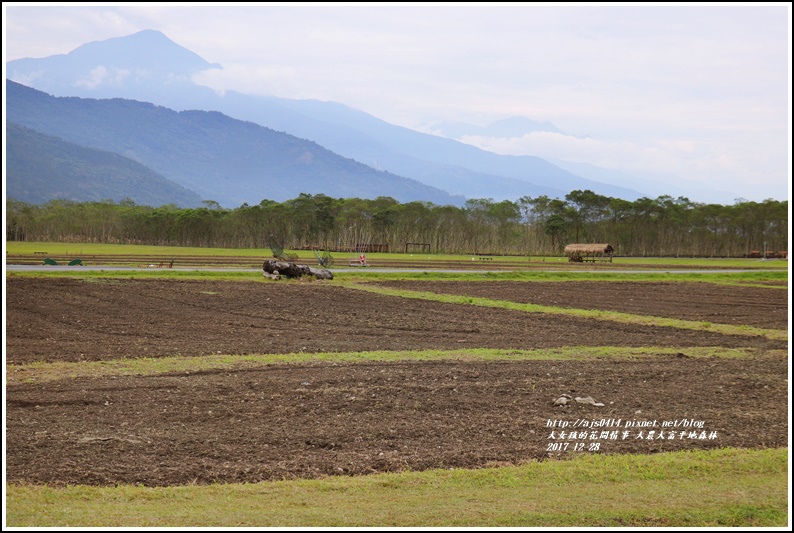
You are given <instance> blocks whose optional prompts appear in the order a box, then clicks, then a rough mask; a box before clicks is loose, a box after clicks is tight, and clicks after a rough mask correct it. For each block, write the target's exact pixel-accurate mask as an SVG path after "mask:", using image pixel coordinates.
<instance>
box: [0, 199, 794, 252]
mask: <svg viewBox="0 0 794 533" xmlns="http://www.w3.org/2000/svg"><path fill="white" fill-rule="evenodd" d="M271 236H272V238H273V239H274V240H275V242H278V243H279V244H280V245H281V246H283V247H284V248H285V249H306V248H313V247H316V248H319V249H322V250H332V251H333V250H348V249H350V250H352V249H354V247H355V246H361V245H382V246H385V247H388V250H389V251H393V252H400V251H405V250H406V243H420V244H423V245H425V246H422V247H421V248H420V249H421V250H422V251H426V250H427V249H428V246H427V245H429V249H430V251H431V252H432V253H444V254H493V255H529V256H532V255H561V254H562V252H563V248H564V247H565V246H566V245H567V244H571V243H607V244H611V245H612V247H613V248H614V249H615V253H616V255H626V256H640V257H650V256H665V257H679V256H681V257H744V256H747V255H748V254H749V253H750V252H752V251H753V250H760V251H763V250H770V251H779V250H780V251H782V250H787V249H788V201H777V200H771V199H768V200H765V201H763V202H760V203H759V202H751V201H746V200H737V201H736V202H735V203H734V204H733V205H720V204H703V203H696V202H692V201H690V200H689V199H687V198H685V197H679V198H672V197H670V196H660V197H658V198H656V199H650V198H640V199H638V200H634V201H628V200H623V199H620V198H611V197H607V196H602V195H599V194H596V193H594V192H592V191H590V190H577V191H572V192H571V193H569V194H568V195H566V196H565V198H564V199H559V198H549V197H547V196H539V197H537V198H532V197H529V196H525V197H522V198H520V199H519V200H518V201H510V200H503V201H494V200H493V199H490V198H483V199H470V200H468V201H466V203H465V205H464V206H462V207H456V206H451V205H435V204H433V203H431V202H418V201H417V202H408V203H399V202H398V201H396V200H394V199H393V198H390V197H378V198H376V199H374V200H372V199H360V198H347V199H342V198H332V197H329V196H326V195H324V194H315V195H311V194H300V195H299V196H298V197H297V198H293V199H291V200H287V201H284V202H275V201H272V200H267V199H265V200H262V202H260V203H259V204H258V205H248V204H243V205H242V206H240V207H238V208H235V209H226V208H222V207H221V206H220V205H219V204H218V203H217V202H215V201H212V200H206V201H204V202H203V206H202V207H200V208H180V207H177V206H175V205H165V206H161V207H150V206H144V205H136V204H135V202H133V201H131V200H123V201H120V202H114V201H112V200H105V201H100V202H72V201H67V200H53V201H50V202H48V203H46V204H42V205H32V204H26V203H24V202H20V201H17V200H13V199H8V200H7V201H6V240H7V241H31V242H33V241H47V242H91V243H112V244H148V245H168V246H198V247H218V248H268V247H269V239H270V238H271ZM410 246H415V245H413V244H412V245H410ZM409 249H412V248H410V247H409Z"/></svg>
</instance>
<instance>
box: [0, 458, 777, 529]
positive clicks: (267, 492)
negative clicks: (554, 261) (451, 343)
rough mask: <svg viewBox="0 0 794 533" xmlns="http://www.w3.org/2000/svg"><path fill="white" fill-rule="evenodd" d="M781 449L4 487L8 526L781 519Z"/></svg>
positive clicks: (757, 522) (691, 523)
mask: <svg viewBox="0 0 794 533" xmlns="http://www.w3.org/2000/svg"><path fill="white" fill-rule="evenodd" d="M787 469H788V451H787V449H767V450H736V449H720V450H713V451H686V452H673V453H663V454H656V455H613V456H608V455H586V454H582V455H580V456H577V457H574V458H572V459H571V460H564V461H545V462H540V463H538V462H532V463H528V464H524V465H521V466H514V467H501V468H485V469H481V470H431V471H425V472H403V473H396V474H379V475H372V476H361V477H333V478H326V479H320V480H292V481H277V482H263V483H256V484H242V485H209V486H179V487H161V488H154V487H143V486H117V487H88V486H67V487H48V486H29V485H7V486H6V490H7V497H6V498H7V499H6V511H7V515H6V520H7V522H6V525H7V526H13V527H196V526H203V527H252V526H256V527H268V526H269V527H388V526H392V527H444V526H446V527H456V526H457V527H472V526H477V527H494V526H498V527H528V526H536V527H558V526H578V527H585V526H671V527H684V526H686V527H704V526H722V527H727V526H745V527H746V526H755V527H758V526H777V527H785V526H786V524H787V521H788V508H787V493H788V490H787Z"/></svg>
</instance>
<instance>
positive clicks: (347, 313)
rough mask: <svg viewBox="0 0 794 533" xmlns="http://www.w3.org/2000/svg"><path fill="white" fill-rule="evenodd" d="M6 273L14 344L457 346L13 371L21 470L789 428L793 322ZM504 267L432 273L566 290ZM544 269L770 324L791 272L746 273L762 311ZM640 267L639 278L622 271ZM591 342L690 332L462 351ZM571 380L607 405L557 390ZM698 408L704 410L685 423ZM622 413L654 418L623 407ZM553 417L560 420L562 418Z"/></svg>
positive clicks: (321, 466)
mask: <svg viewBox="0 0 794 533" xmlns="http://www.w3.org/2000/svg"><path fill="white" fill-rule="evenodd" d="M6 283H7V285H6V290H7V293H6V311H7V316H6V357H7V362H8V363H16V364H23V363H29V362H33V361H84V360H107V359H116V358H120V357H141V356H152V357H165V356H169V355H176V354H182V355H203V354H210V353H218V352H220V353H227V354H248V353H265V354H266V353H291V352H300V351H304V352H336V351H369V350H420V349H446V350H460V356H461V357H460V360H457V361H446V362H411V363H359V364H333V363H322V364H319V363H318V364H290V365H272V366H263V367H260V368H253V369H245V370H243V369H240V370H236V371H228V370H224V371H212V372H197V373H194V372H190V373H184V374H168V375H157V376H110V377H102V378H79V379H62V380H58V381H54V382H47V383H41V384H39V383H35V382H33V383H22V384H11V385H8V386H7V388H6V408H7V413H6V427H7V456H6V461H7V474H6V475H7V480H8V481H9V482H21V481H27V482H34V483H51V484H67V483H72V484H74V483H86V484H103V485H105V484H107V485H112V484H116V483H143V484H146V485H173V484H184V483H192V482H197V483H209V482H232V481H235V482H236V481H250V482H254V481H259V480H265V479H280V478H292V477H319V476H324V475H357V474H367V473H373V472H383V471H395V470H402V469H414V470H418V469H425V468H452V467H481V466H486V465H500V464H516V463H521V462H525V461H531V460H538V459H547V458H549V457H553V458H566V457H571V456H573V455H575V454H576V453H579V452H576V451H574V449H576V448H578V447H580V446H581V447H584V450H583V452H584V453H628V452H632V453H634V452H636V453H654V452H659V451H667V450H676V449H694V448H714V447H723V446H740V447H764V446H767V447H773V446H775V447H776V446H785V445H786V444H787V434H788V422H787V421H788V413H787V403H788V402H787V381H786V378H787V373H788V371H787V365H788V360H787V358H786V357H784V356H782V355H780V352H772V350H786V349H787V342H784V341H772V340H768V339H765V338H763V337H746V336H740V335H721V334H717V333H712V332H696V331H687V330H679V329H675V328H664V327H649V326H635V325H627V324H620V323H616V322H609V321H598V320H585V319H577V318H571V317H564V316H560V315H543V314H537V313H531V314H529V313H524V312H519V311H509V310H504V309H489V308H480V307H475V306H464V305H454V304H444V303H438V302H431V301H420V300H409V299H402V298H397V297H389V296H381V295H376V294H371V293H366V292H361V291H355V290H352V289H346V288H342V287H338V286H335V285H334V284H333V283H325V282H317V281H307V282H296V281H284V280H282V281H278V282H274V281H259V280H257V281H255V282H250V283H247V282H221V281H162V280H156V281H154V280H145V281H143V280H136V281H117V280H113V281H111V280H102V281H96V280H95V281H91V282H88V281H80V280H76V279H36V278H28V277H14V276H9V277H7V279H6ZM502 283H504V282H502ZM502 283H498V284H497V283H487V284H480V283H478V284H476V285H475V284H467V285H465V286H462V285H458V286H453V285H449V284H446V283H442V282H435V283H433V284H432V285H427V284H423V285H421V290H436V291H450V290H452V291H453V292H459V293H461V294H472V295H477V296H483V297H489V298H494V299H507V298H508V296H506V294H507V293H505V292H502V291H505V290H508V291H510V293H511V294H512V296H511V297H510V299H516V301H531V302H533V303H542V304H547V305H559V304H553V303H551V300H548V299H547V300H545V301H540V297H539V296H537V295H532V296H530V294H529V293H523V292H520V291H521V290H524V289H525V290H527V291H529V290H530V288H529V287H523V285H526V286H530V285H534V284H531V283H527V284H511V285H509V286H508V285H502ZM543 285H544V287H545V289H546V290H547V291H548V294H551V295H557V294H560V293H562V292H563V291H572V290H576V289H577V287H578V288H579V291H578V292H577V293H576V294H574V293H571V292H566V294H567V295H568V299H570V300H571V302H578V303H579V304H578V305H576V306H577V307H578V306H580V305H586V304H584V303H582V302H584V301H586V299H587V298H590V297H592V295H594V294H609V295H615V294H620V298H612V299H611V301H612V302H613V303H612V305H618V304H616V303H614V302H615V301H620V300H623V301H633V302H643V301H646V300H647V299H648V296H647V295H648V294H650V292H649V291H658V292H657V294H658V295H663V298H662V297H657V298H656V300H657V303H658V304H659V305H658V306H654V307H649V306H648V305H649V304H648V305H646V304H642V303H636V304H631V305H632V306H634V305H636V306H637V307H631V306H625V307H623V306H620V305H618V307H617V309H616V310H620V311H624V312H635V313H643V314H654V315H659V316H672V317H676V318H684V319H688V320H702V319H701V318H695V317H699V316H707V315H708V313H709V309H712V311H711V313H717V314H718V316H720V317H721V318H725V317H728V318H726V320H728V321H729V323H740V324H749V325H756V326H761V325H762V324H763V326H762V327H778V326H775V325H774V324H778V325H779V324H780V323H781V322H780V320H779V319H778V318H775V319H774V320H770V321H769V322H756V321H755V317H756V315H757V314H763V313H765V312H767V311H768V312H770V313H771V314H775V313H778V312H779V309H780V305H781V304H780V301H779V293H781V292H784V291H780V290H777V289H761V288H759V289H751V288H750V289H748V288H742V289H741V298H742V300H741V301H747V302H753V304H752V305H753V309H754V312H753V313H747V312H745V313H744V314H742V313H741V311H735V312H734V313H733V314H730V309H731V307H739V306H738V305H736V303H735V301H736V297H737V296H736V295H737V293H736V292H735V289H730V290H729V291H726V290H725V289H724V288H723V287H718V286H712V285H707V284H686V285H678V284H658V286H654V285H652V284H629V285H630V286H626V285H624V284H617V283H612V282H602V283H599V284H598V285H597V287H593V286H592V285H593V284H587V283H580V282H577V283H564V284H543ZM520 286H521V289H519V287H520ZM631 287H633V288H635V289H636V291H635V293H633V296H632V294H631V293H629V292H626V291H628V290H629V288H631ZM405 288H408V286H407V285H406V286H405ZM417 288H420V287H419V286H417ZM535 288H537V287H535ZM596 289H598V290H596ZM471 291H478V292H477V293H475V292H471ZM480 291H484V292H480ZM676 294H678V295H679V296H677V297H676V296H675V295H676ZM694 294H698V295H699V297H697V298H692V295H694ZM630 298H631V299H630ZM704 301H709V302H712V303H711V304H710V305H709V306H704ZM725 301H727V303H723V302H725ZM731 302H734V303H733V304H732V303H731ZM570 305H572V306H573V305H574V304H573V303H571V304H570ZM587 305H591V306H592V308H603V307H601V306H600V305H596V303H595V301H594V303H591V304H587ZM643 305H645V307H643ZM642 309H646V311H643V310H642ZM651 311H654V312H651ZM786 311H787V309H786ZM711 321H713V322H717V321H718V320H716V319H713V318H712V319H711ZM780 327H784V326H780ZM581 345H587V346H627V347H631V346H636V347H643V346H665V347H674V348H677V349H678V350H679V351H680V353H679V354H678V355H676V356H663V355H659V356H646V357H642V358H635V359H621V360H612V359H609V360H608V359H603V360H598V361H587V362H582V361H577V362H571V361H566V362H562V361H522V362H519V361H510V362H508V361H505V362H478V361H471V360H466V349H468V348H508V349H509V348H513V349H531V348H546V347H561V346H581ZM696 346H714V347H724V348H732V347H748V348H754V349H755V354H756V355H755V356H754V357H753V358H751V359H723V358H719V359H717V358H713V359H712V358H692V357H687V356H686V352H687V348H689V347H696ZM562 394H568V395H570V396H571V397H574V398H575V397H587V396H590V397H592V398H593V399H594V400H595V401H596V402H600V403H603V404H604V405H603V406H595V405H591V404H587V403H577V402H575V401H573V402H571V403H569V404H568V405H566V406H555V405H553V402H554V400H555V399H556V398H559V397H560V395H562ZM593 419H595V420H599V421H600V420H602V419H604V420H607V421H612V423H613V424H615V425H614V426H607V427H599V428H597V429H596V430H595V431H596V433H597V434H595V435H591V433H590V432H591V431H593V430H592V429H591V428H589V427H586V426H585V425H584V424H583V423H581V421H588V422H589V421H590V420H593ZM618 420H620V422H619V424H618V422H617V421H618ZM692 420H695V421H698V422H702V424H698V425H702V427H698V428H693V427H692V426H691V425H690V421H692ZM555 421H556V422H557V424H556V425H557V427H550V426H551V425H554V422H555ZM577 421H580V423H579V426H578V427H577V428H576V429H577V431H576V436H575V438H570V437H569V433H570V430H571V427H570V426H573V425H574V424H576V423H577ZM627 421H628V422H632V421H638V422H647V423H649V424H652V423H653V422H654V421H655V422H656V426H652V427H642V428H640V427H626V422H627ZM666 422H670V423H673V424H677V425H675V426H674V427H673V428H672V429H673V430H674V431H673V432H672V437H673V438H670V434H671V429H670V428H666V427H662V424H663V423H666ZM561 423H567V424H569V427H567V428H562V430H563V431H565V432H566V436H565V438H564V439H560V438H559V437H560V436H561V435H560V429H561V428H560V427H559V425H560V424H561ZM618 426H619V427H618ZM651 430H652V431H654V434H653V438H652V439H648V438H647V437H648V432H649V431H651ZM639 431H643V434H642V436H640V435H639ZM660 431H663V432H664V438H663V439H660V438H658V437H659V432H660ZM682 431H684V433H681V432H682ZM552 432H554V437H555V438H550V437H551V436H552ZM602 432H606V433H604V434H602ZM613 432H617V433H613ZM624 432H627V433H624ZM585 433H587V434H586V435H585ZM593 437H594V438H593ZM596 448H597V449H596Z"/></svg>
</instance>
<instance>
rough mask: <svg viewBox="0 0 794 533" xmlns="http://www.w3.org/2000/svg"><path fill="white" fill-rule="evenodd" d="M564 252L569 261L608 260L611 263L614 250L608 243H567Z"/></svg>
mask: <svg viewBox="0 0 794 533" xmlns="http://www.w3.org/2000/svg"><path fill="white" fill-rule="evenodd" d="M565 253H566V255H567V256H568V261H569V262H576V263H582V262H591V263H595V262H596V261H609V262H610V263H611V262H612V254H614V253H615V250H614V248H612V246H610V245H609V244H569V245H568V246H566V247H565Z"/></svg>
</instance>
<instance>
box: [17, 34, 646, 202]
mask: <svg viewBox="0 0 794 533" xmlns="http://www.w3.org/2000/svg"><path fill="white" fill-rule="evenodd" d="M6 67H7V68H6V72H7V76H8V78H9V80H15V81H16V82H19V83H18V84H14V82H13V81H7V83H6V85H7V93H8V99H7V120H10V121H15V122H18V123H19V124H21V125H23V126H26V127H28V128H31V129H33V130H36V131H38V132H40V133H43V134H46V135H55V136H59V137H61V138H62V139H63V140H64V141H66V142H70V143H74V144H77V145H82V146H86V147H91V148H94V149H101V150H107V151H112V152H116V153H118V154H120V155H122V156H124V157H128V158H130V159H133V160H135V161H137V162H139V163H141V164H143V165H146V166H148V167H150V168H151V169H152V170H153V171H154V172H156V173H159V174H162V176H164V177H165V178H167V179H169V180H171V181H173V182H174V183H175V184H177V185H179V186H182V187H186V188H188V189H191V190H192V191H194V192H196V193H197V194H198V195H200V196H201V197H202V198H205V199H213V200H216V201H218V202H219V203H221V204H222V205H224V206H227V207H236V206H237V205H239V204H240V203H242V202H247V203H252V202H253V203H258V202H259V201H261V200H262V199H264V198H269V199H273V200H280V199H286V198H287V197H288V198H292V197H295V196H297V194H299V193H300V192H306V193H312V194H316V193H324V194H328V195H330V196H337V197H340V196H347V197H352V196H358V197H365V198H370V197H377V196H392V197H393V198H395V199H397V200H398V201H401V202H402V201H413V200H420V201H429V202H433V203H436V204H453V205H462V203H463V202H464V201H465V199H470V198H492V199H494V200H496V201H500V200H504V199H509V200H517V199H518V198H521V197H523V196H532V197H537V196H540V195H547V196H549V197H552V198H562V197H564V196H565V195H566V194H568V193H569V192H570V191H572V190H584V189H589V190H591V191H593V192H596V193H597V194H602V195H605V196H612V197H618V198H624V199H627V200H634V199H636V198H639V197H641V196H643V194H642V193H640V192H639V191H636V190H633V189H632V188H629V187H624V186H618V185H612V184H609V183H606V182H604V181H596V180H591V179H586V178H583V177H581V176H580V175H577V174H576V173H574V172H571V171H570V170H566V169H564V168H561V166H558V165H555V164H553V163H551V162H549V161H546V160H544V159H541V158H538V157H532V156H504V155H497V154H494V153H491V152H487V151H484V150H481V149H479V148H476V147H474V146H470V145H468V144H464V143H461V142H458V141H455V140H453V139H449V138H443V137H439V136H436V135H430V134H427V133H421V132H418V131H414V130H410V129H408V128H403V127H400V126H395V125H392V124H389V123H387V122H385V121H383V120H380V119H378V118H376V117H374V116H372V115H369V114H367V113H364V112H362V111H358V110H355V109H352V108H350V107H348V106H345V105H342V104H338V103H334V102H320V101H316V100H293V99H285V98H277V97H266V96H254V95H245V94H241V93H238V92H234V91H226V92H225V93H224V94H217V93H216V92H215V91H212V90H211V89H209V88H207V87H204V86H201V85H198V84H196V83H194V82H193V81H192V76H194V75H195V74H197V73H199V72H201V71H204V70H207V69H217V68H222V67H221V66H220V65H217V64H212V63H209V62H207V61H205V60H204V59H202V58H201V57H199V56H198V55H196V54H194V53H193V52H191V51H189V50H186V49H185V48H183V47H181V46H179V45H177V44H176V43H174V42H173V41H171V40H170V39H168V37H166V36H165V35H164V34H162V33H161V32H158V31H154V30H144V31H141V32H138V33H135V34H133V35H129V36H125V37H118V38H114V39H108V40H106V41H98V42H93V43H88V44H85V45H83V46H81V47H79V48H77V49H75V50H74V51H72V52H70V53H68V54H64V55H57V56H51V57H48V58H43V59H31V58H25V59H19V60H15V61H10V62H8V63H7V65H6ZM24 86H27V88H28V90H30V89H36V90H37V91H41V93H39V94H38V95H35V94H34V93H28V92H25V91H24V89H23V87H24ZM23 96H24V98H21V99H17V97H23ZM66 97H78V98H76V99H71V98H66ZM26 99H29V100H30V102H33V101H37V102H38V104H35V105H27V107H24V110H23V109H21V108H17V106H22V105H23V102H24V101H25V100H26ZM30 102H29V104H30ZM38 105H44V106H45V109H47V111H46V112H45V111H43V110H39V109H37V106H38ZM122 119H123V122H122ZM528 128H529V129H530V131H534V130H538V129H543V130H544V131H554V130H555V129H556V128H554V126H553V125H551V124H548V123H538V122H535V121H531V120H529V119H523V118H516V119H508V120H506V121H500V123H497V124H492V125H491V127H490V130H489V131H492V132H494V131H495V132H505V133H511V134H514V133H516V132H520V131H526V130H527V129H528ZM533 128H534V130H533ZM440 129H442V130H444V129H445V130H446V131H447V132H448V133H450V134H455V135H461V134H466V135H476V134H477V130H476V129H474V130H472V129H471V128H469V129H468V130H467V129H465V127H464V125H455V124H445V125H442V128H440ZM461 132H463V133H461ZM279 135H283V136H284V137H279ZM277 138H278V140H276V139H277ZM303 143H307V144H303ZM329 169H331V170H329ZM601 175H602V176H603V175H604V173H602V174H601ZM299 189H302V190H299ZM295 191H297V192H295Z"/></svg>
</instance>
